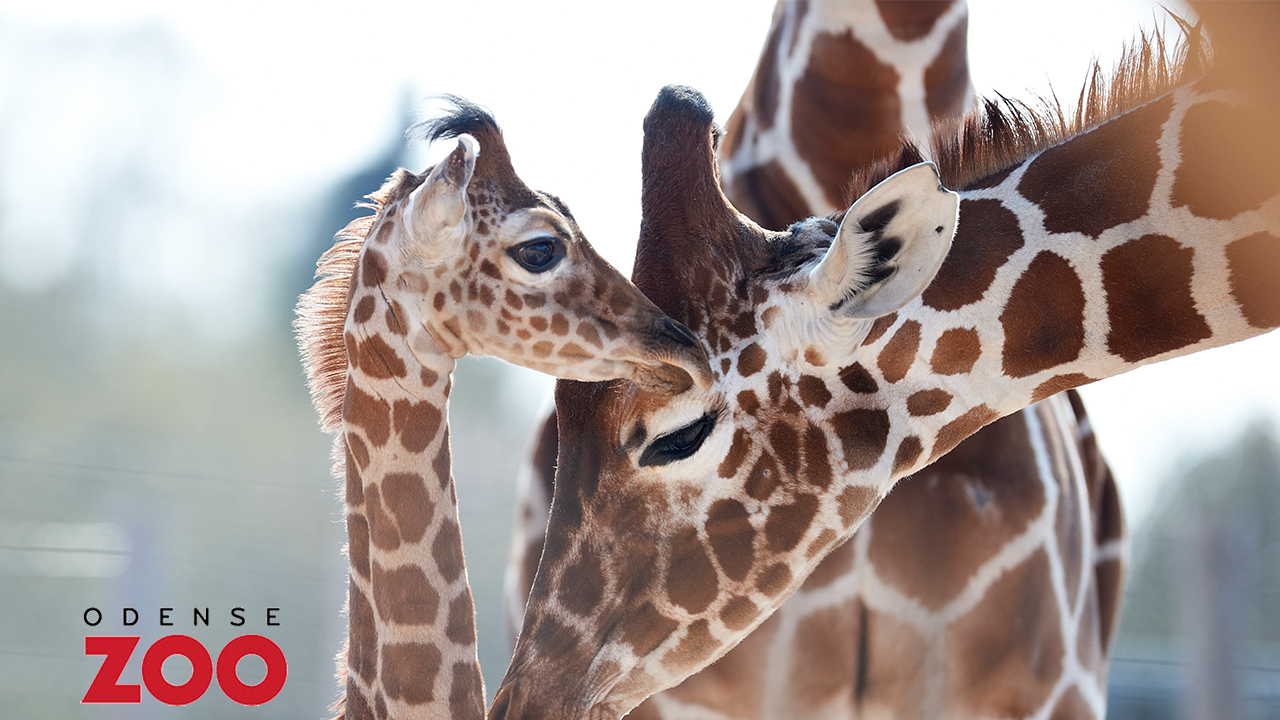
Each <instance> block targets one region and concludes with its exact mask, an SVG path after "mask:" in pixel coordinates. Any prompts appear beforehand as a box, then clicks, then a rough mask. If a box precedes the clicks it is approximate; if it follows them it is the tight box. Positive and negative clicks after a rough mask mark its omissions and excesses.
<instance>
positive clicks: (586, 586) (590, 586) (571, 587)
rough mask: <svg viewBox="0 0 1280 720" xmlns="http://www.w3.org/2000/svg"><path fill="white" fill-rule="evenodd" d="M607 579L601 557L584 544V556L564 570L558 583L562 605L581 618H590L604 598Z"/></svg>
mask: <svg viewBox="0 0 1280 720" xmlns="http://www.w3.org/2000/svg"><path fill="white" fill-rule="evenodd" d="M604 589H605V578H604V574H603V573H602V572H601V571H600V557H599V556H598V555H597V554H596V551H595V550H593V549H592V548H591V546H590V545H588V544H586V543H584V544H583V547H582V554H581V555H580V556H579V557H578V559H577V560H576V561H575V562H574V563H573V564H571V565H569V566H568V567H566V568H565V569H564V575H563V576H562V577H561V579H560V582H559V583H558V590H557V593H558V595H559V598H560V604H562V605H564V607H565V609H566V610H568V611H569V612H571V613H573V614H575V615H578V616H580V617H589V616H590V615H591V613H592V612H593V611H594V610H595V609H596V606H597V605H599V604H600V599H601V598H602V597H603V596H604Z"/></svg>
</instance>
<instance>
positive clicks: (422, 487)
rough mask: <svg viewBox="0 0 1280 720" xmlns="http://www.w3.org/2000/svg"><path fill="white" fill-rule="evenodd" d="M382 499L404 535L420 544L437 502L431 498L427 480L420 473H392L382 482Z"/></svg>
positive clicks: (410, 540) (403, 536)
mask: <svg viewBox="0 0 1280 720" xmlns="http://www.w3.org/2000/svg"><path fill="white" fill-rule="evenodd" d="M382 497H383V498H385V499H386V502H387V505H388V507H389V508H390V510H391V514H392V515H394V516H395V518H396V526H397V527H399V528H400V536H401V537H402V538H403V539H404V541H405V542H409V543H416V542H418V541H419V540H421V539H422V536H423V535H425V534H426V533H427V526H428V525H429V524H430V523H431V516H432V514H433V513H434V512H435V503H434V502H432V500H431V498H430V497H429V496H428V495H427V488H426V484H425V481H424V480H423V479H422V476H421V475H418V474H417V473H388V474H387V476H386V477H384V478H383V479H382Z"/></svg>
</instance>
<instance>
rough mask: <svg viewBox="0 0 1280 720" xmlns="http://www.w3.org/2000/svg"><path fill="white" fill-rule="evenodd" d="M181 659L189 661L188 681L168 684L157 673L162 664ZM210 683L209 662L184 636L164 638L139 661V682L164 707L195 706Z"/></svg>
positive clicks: (201, 649)
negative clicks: (166, 661)
mask: <svg viewBox="0 0 1280 720" xmlns="http://www.w3.org/2000/svg"><path fill="white" fill-rule="evenodd" d="M174 655H181V656H183V657H185V658H186V659H187V660H189V661H191V679H190V680H187V681H186V682H185V683H183V684H181V685H173V684H170V683H169V681H168V680H165V679H164V673H162V672H161V671H160V669H161V667H162V666H163V665H164V661H165V660H168V659H169V658H171V657H173V656H174ZM212 680H213V661H212V660H210V659H209V653H208V651H207V650H205V649H204V646H203V645H201V644H200V642H199V641H198V640H196V639H195V638H192V637H188V636H186V635H166V636H164V637H162V638H160V639H159V640H157V641H155V643H154V644H152V646H151V647H150V649H148V650H147V654H146V655H144V656H143V657H142V682H144V683H146V686H147V692H149V693H151V695H152V696H153V697H154V698H155V699H157V700H159V701H160V702H162V703H164V704H166V705H186V704H188V703H192V702H195V701H196V700H197V699H198V698H199V697H200V696H201V695H204V691H205V690H208V689H209V683H210V682H212Z"/></svg>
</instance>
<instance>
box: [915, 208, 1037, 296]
mask: <svg viewBox="0 0 1280 720" xmlns="http://www.w3.org/2000/svg"><path fill="white" fill-rule="evenodd" d="M1022 244H1023V239H1022V228H1021V227H1019V226H1018V217H1017V216H1016V215H1014V214H1013V213H1012V212H1011V211H1010V210H1009V209H1008V208H1006V207H1005V206H1004V205H1002V204H1000V201H999V200H990V199H986V200H969V199H964V200H961V201H960V224H959V225H958V226H957V227H956V235H955V238H954V239H953V240H952V241H951V251H950V252H948V253H947V259H946V260H944V261H943V262H942V267H941V268H939V270H938V275H937V276H936V277H934V279H933V282H931V283H929V287H927V288H925V290H924V293H923V294H921V296H920V300H921V301H922V302H923V303H924V304H925V305H928V306H929V307H931V308H934V309H937V310H958V309H960V308H962V307H964V306H965V305H968V304H970V303H975V302H977V301H979V300H981V299H982V296H983V295H984V294H985V293H986V292H987V288H989V287H991V282H992V281H993V280H995V279H996V271H998V270H999V269H1000V267H1001V266H1002V265H1004V264H1005V263H1006V262H1008V261H1009V258H1010V257H1011V256H1012V255H1013V253H1015V252H1017V250H1018V249H1019V248H1021V247H1022Z"/></svg>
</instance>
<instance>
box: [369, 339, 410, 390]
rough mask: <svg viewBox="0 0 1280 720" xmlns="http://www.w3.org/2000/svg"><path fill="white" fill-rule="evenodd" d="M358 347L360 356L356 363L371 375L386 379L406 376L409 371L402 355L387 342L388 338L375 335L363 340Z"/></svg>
mask: <svg viewBox="0 0 1280 720" xmlns="http://www.w3.org/2000/svg"><path fill="white" fill-rule="evenodd" d="M358 347H359V349H358V350H357V351H356V353H357V355H359V358H358V362H357V363H356V364H357V365H359V367H360V370H361V371H363V372H364V373H365V374H366V375H368V376H369V377H373V378H378V379H379V380H385V379H387V378H392V377H404V376H405V375H407V374H408V373H409V371H408V369H407V368H406V367H405V364H404V360H401V359H400V355H399V354H398V353H396V351H395V350H393V349H392V348H391V346H390V345H388V344H387V341H386V340H383V339H382V336H380V335H374V336H373V337H370V338H366V339H364V340H361V341H360V343H359V346H358Z"/></svg>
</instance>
